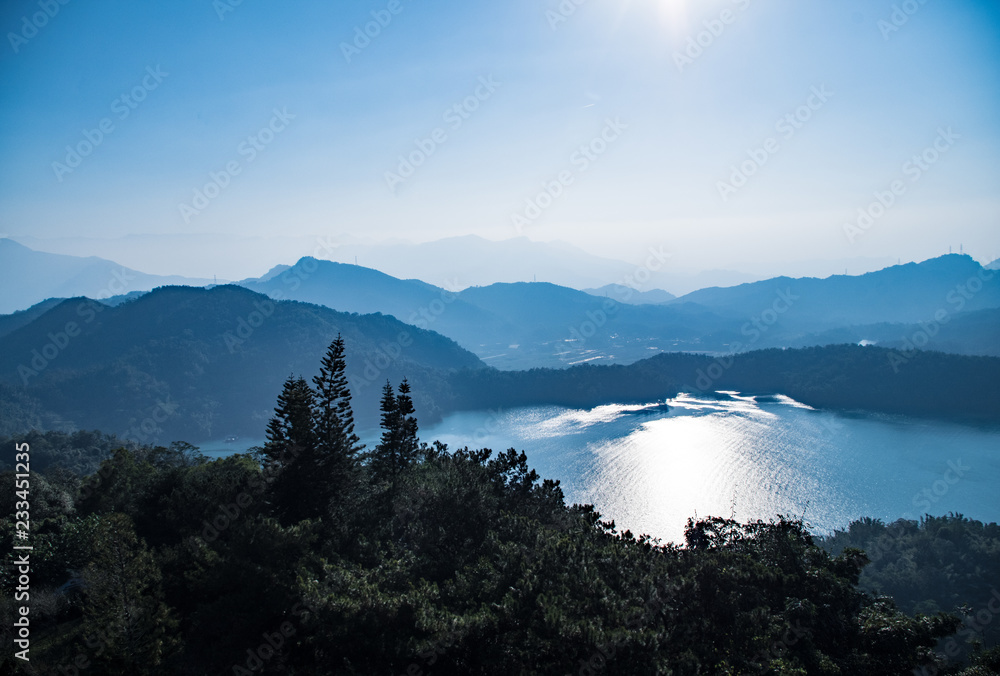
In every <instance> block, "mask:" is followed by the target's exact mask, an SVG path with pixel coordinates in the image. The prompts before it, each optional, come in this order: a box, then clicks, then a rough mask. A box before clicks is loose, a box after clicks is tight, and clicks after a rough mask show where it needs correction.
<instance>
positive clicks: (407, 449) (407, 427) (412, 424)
mask: <svg viewBox="0 0 1000 676" xmlns="http://www.w3.org/2000/svg"><path fill="white" fill-rule="evenodd" d="M396 407H397V410H398V411H399V463H400V468H405V467H409V466H410V465H412V464H413V463H414V462H416V461H417V454H418V451H419V449H420V440H419V439H418V438H417V419H416V418H415V417H414V416H413V414H414V413H415V409H414V408H413V399H412V398H411V397H410V383H409V382H407V380H406V378H403V382H402V383H400V384H399V396H398V397H396Z"/></svg>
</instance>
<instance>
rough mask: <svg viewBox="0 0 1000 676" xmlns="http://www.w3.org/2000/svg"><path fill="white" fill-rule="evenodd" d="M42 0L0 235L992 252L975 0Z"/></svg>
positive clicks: (7, 150)
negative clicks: (863, 213) (459, 239)
mask: <svg viewBox="0 0 1000 676" xmlns="http://www.w3.org/2000/svg"><path fill="white" fill-rule="evenodd" d="M61 2H65V3H66V4H60V0H42V1H41V2H39V1H38V0H35V1H33V2H7V3H4V6H3V9H0V25H2V27H3V31H4V33H5V35H6V37H5V39H4V44H3V45H0V47H2V49H0V52H2V54H3V56H2V57H0V72H2V77H3V84H4V87H3V94H2V97H3V99H2V106H0V129H2V130H3V131H2V133H0V138H2V141H0V143H2V146H0V157H2V161H0V206H2V211H0V234H6V235H10V236H14V237H18V236H21V237H25V236H33V237H41V238H63V237H79V236H91V237H119V236H122V235H126V234H178V233H194V234H200V233H211V234H215V235H218V234H245V235H246V234H248V235H272V234H281V235H293V236H294V235H308V234H314V233H316V234H320V233H322V234H327V235H350V236H353V237H358V238H370V239H372V240H379V239H383V238H384V239H388V238H402V239H407V240H413V241H427V240H432V239H437V238H440V237H445V236H449V235H460V234H470V233H471V234H478V235H481V236H484V237H487V238H490V239H505V238H508V237H514V236H517V235H519V234H523V235H526V236H528V237H530V238H532V239H536V240H542V241H547V240H555V239H559V240H564V241H568V242H571V243H574V244H577V245H579V246H581V247H583V248H584V249H587V250H588V251H591V252H593V253H598V254H603V255H607V256H613V257H619V258H622V259H624V260H631V259H635V258H638V257H641V256H642V255H643V253H644V252H645V251H646V250H647V248H648V247H650V246H665V247H666V249H667V250H669V251H671V252H672V253H673V254H674V256H675V258H674V260H675V261H678V264H679V265H682V266H688V267H694V268H720V267H732V266H738V265H739V264H740V262H745V261H755V262H756V263H758V264H759V263H761V262H767V261H776V262H777V261H790V260H796V259H815V258H849V257H885V256H890V257H892V258H896V257H901V258H902V259H903V260H904V261H905V260H913V259H916V260H922V259H925V258H929V257H932V256H935V255H939V254H941V253H944V252H946V251H947V248H948V246H949V245H953V246H955V248H956V250H957V248H958V246H959V244H964V246H965V250H966V252H968V253H971V254H973V255H974V256H976V257H977V258H979V259H980V260H987V259H991V258H993V257H995V256H996V255H1000V227H998V226H1000V191H998V188H1000V167H998V162H997V160H998V158H1000V3H997V2H995V0H980V1H971V0H947V1H946V0H925V1H924V2H921V1H920V0H907V1H906V2H896V3H894V2H892V1H890V0H796V1H795V2H791V1H787V0H786V1H784V2H777V1H775V0H738V1H733V0H720V1H718V2H714V1H710V0H564V1H563V2H562V3H560V2H558V1H557V0H541V1H540V0H504V1H503V2H483V1H481V0H463V1H462V2H459V1H457V0H455V1H450V2H417V1H416V0H378V1H375V2H362V1H354V0H352V1H350V2H348V1H347V0H340V1H333V2H331V1H326V2H319V1H303V2H277V1H267V0H243V1H242V2H240V1H239V0H216V1H215V2H214V3H213V2H212V0H197V1H195V0H172V1H171V2H169V3H166V2H163V3H137V2H120V1H110V0H109V1H106V2H100V3H88V2H83V1H82V0H76V1H73V0H61ZM48 5H51V7H49V9H48V12H49V14H52V16H47V15H46V14H45V13H44V12H45V7H46V6H48ZM379 22H380V23H379ZM366 30H367V32H368V34H369V35H365V34H364V33H365V31H366ZM371 36H374V37H371ZM788 116H790V117H788ZM418 141H419V143H418ZM935 145H936V146H937V147H936V148H935ZM67 146H69V147H70V150H67ZM421 146H422V149H421ZM581 147H585V148H587V150H586V153H584V152H581V150H580V149H581ZM401 156H403V157H410V158H412V160H413V162H414V163H419V165H420V166H417V167H415V168H413V170H412V173H411V172H410V171H408V168H407V167H406V166H403V167H400V166H399V165H400V157H401ZM914 156H917V157H916V158H914ZM734 169H735V173H736V175H734ZM387 172H392V173H394V174H396V176H387ZM213 176H214V177H215V178H213ZM210 182H214V184H215V185H209V186H208V187H207V188H206V184H210ZM546 186H547V187H546ZM196 190H201V191H203V193H207V195H208V196H207V197H204V198H198V197H197V196H196ZM543 191H544V192H547V194H544V195H542V196H541V197H540V198H539V197H538V196H539V194H540V193H543ZM877 192H878V193H880V194H881V196H882V200H883V202H885V203H887V204H889V203H891V206H889V207H888V208H884V207H882V206H881V205H877V206H875V207H872V208H869V207H870V205H871V204H872V203H873V202H874V201H875V200H876V195H875V194H876V193H877ZM529 199H531V200H534V203H535V205H536V206H538V207H539V208H538V209H535V208H533V207H530V206H529V205H528V200H529ZM182 205H183V206H182ZM862 208H864V209H867V210H868V211H869V216H870V217H871V220H870V222H869V221H866V220H864V219H862V221H861V222H860V223H859V213H858V211H859V209H862ZM515 217H516V218H515ZM845 226H851V227H849V228H847V232H845ZM859 226H867V227H859ZM211 241H212V242H218V241H219V240H218V238H212V240H211ZM213 246H217V245H213ZM225 254H226V252H225V251H224V250H220V251H219V255H220V256H224V255H225ZM266 254H267V252H263V253H262V255H265V256H266ZM162 255H163V254H161V253H159V252H158V251H157V250H155V248H153V247H151V248H150V250H149V251H148V257H149V259H148V260H149V261H150V267H157V268H162V263H163V261H162V260H160V259H159V258H158V257H159V256H162ZM271 262H273V263H279V262H291V261H281V260H274V261H271ZM154 263H155V265H154ZM259 272H260V271H259V270H258V274H259ZM775 272H776V273H777V272H781V269H780V266H777V265H776V268H775ZM210 273H211V271H210V270H206V271H204V274H205V275H209V274H210Z"/></svg>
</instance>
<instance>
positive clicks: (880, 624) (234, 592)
mask: <svg viewBox="0 0 1000 676" xmlns="http://www.w3.org/2000/svg"><path fill="white" fill-rule="evenodd" d="M344 370H345V359H344V346H343V342H342V341H340V340H339V339H338V341H335V342H334V343H333V344H332V345H331V346H330V348H329V350H328V352H327V354H326V357H325V359H324V360H323V362H322V368H321V369H320V372H319V373H318V375H317V376H316V377H315V378H314V379H313V381H312V385H310V384H309V382H308V381H306V380H304V379H302V378H298V377H294V376H293V377H289V378H288V379H287V380H286V382H285V385H284V387H283V388H282V391H281V393H280V395H279V398H278V406H277V407H276V409H275V415H274V417H273V418H272V421H271V423H270V424H269V426H268V442H267V444H266V445H265V447H264V448H262V449H260V450H259V451H258V452H257V453H256V454H254V455H234V456H231V457H227V458H224V459H220V460H215V461H212V462H209V461H207V460H206V459H205V458H204V457H202V456H200V455H199V454H198V453H197V452H195V450H194V449H193V448H191V447H188V446H185V445H180V444H178V445H175V446H173V447H171V448H148V447H144V448H137V449H127V448H120V449H116V450H115V451H114V452H113V454H112V455H111V457H110V458H108V459H107V460H105V461H104V462H103V463H102V465H101V467H100V469H99V470H98V471H97V472H96V473H95V474H92V475H90V476H88V477H86V478H85V479H84V480H83V481H82V482H79V481H74V480H72V478H67V477H66V476H62V475H61V476H60V478H59V480H58V481H57V480H51V481H49V480H47V479H46V478H44V477H43V476H42V474H39V473H32V543H33V546H34V551H33V555H32V556H33V561H34V565H33V568H32V592H31V593H32V596H31V608H32V622H33V624H32V627H33V632H34V633H33V638H34V640H33V643H32V653H31V656H32V666H33V667H34V669H35V671H36V673H53V674H66V673H71V674H72V673H81V674H88V673H89V674H109V675H115V674H129V675H132V674H168V673H169V674H192V675H194V674H250V673H284V674H386V675H390V674H403V673H405V674H409V675H412V676H416V675H418V674H419V675H423V674H431V673H433V674H535V673H537V674H567V673H573V674H597V673H608V674H748V673H767V674H784V675H791V674H852V675H853V674H878V675H885V674H908V673H911V670H912V669H914V668H918V667H927V668H928V669H938V668H941V667H942V666H943V665H942V664H941V662H940V661H939V660H938V658H936V657H935V656H934V655H933V654H932V648H933V647H934V646H935V644H936V643H937V642H938V641H939V640H940V639H943V638H945V637H947V636H949V635H950V634H952V633H954V632H955V631H956V630H957V629H958V628H959V620H958V618H956V617H952V616H948V615H943V614H935V615H917V616H915V617H911V616H907V615H905V614H903V613H902V612H900V611H899V610H897V608H896V606H895V605H894V603H893V602H892V601H891V600H890V599H889V598H888V597H882V596H876V595H873V594H870V593H867V592H865V591H863V590H861V589H859V588H858V586H857V583H858V581H859V576H860V575H861V573H862V570H863V569H864V566H865V564H866V563H867V560H868V558H867V557H866V556H865V554H864V553H863V552H861V551H860V550H857V549H853V548H847V549H844V550H843V551H842V552H840V553H839V554H838V555H836V556H834V555H831V554H830V553H828V552H827V551H825V550H824V549H822V548H821V547H820V546H818V544H817V543H816V542H814V540H813V538H812V536H811V535H810V534H809V533H808V532H807V530H806V529H805V527H804V526H803V524H802V523H800V522H796V521H787V520H779V521H777V522H774V523H764V522H754V523H748V524H740V523H736V522H734V521H732V520H727V519H705V520H701V521H697V522H694V521H691V522H689V524H688V528H687V531H686V544H685V545H684V546H675V545H666V546H663V545H660V544H658V543H656V542H653V541H650V540H649V539H648V538H646V537H635V536H634V535H633V534H632V533H630V532H627V531H626V532H621V531H619V530H618V529H616V527H615V526H614V524H613V523H608V522H605V521H603V520H602V519H601V517H600V515H599V514H598V513H596V512H595V511H594V509H593V508H592V507H590V506H581V505H574V506H570V507H568V506H566V505H565V502H564V499H563V494H562V491H561V489H560V487H559V485H558V483H557V482H553V481H550V480H542V479H541V478H540V477H539V476H538V475H537V474H536V473H535V472H534V471H532V470H530V469H529V468H528V466H527V459H526V456H525V454H524V453H523V452H522V453H518V452H516V451H515V450H514V449H510V450H507V451H505V452H502V453H493V452H492V451H490V450H488V449H483V450H470V449H468V448H463V449H458V450H455V451H449V450H448V449H447V448H445V447H444V446H443V445H441V444H435V445H433V446H429V445H427V444H424V443H420V442H419V441H418V440H417V437H416V435H417V431H418V430H417V428H416V417H415V412H414V410H413V407H412V401H411V400H410V398H409V397H410V393H409V388H408V387H407V386H406V385H405V384H402V383H401V384H400V386H399V387H398V388H396V389H394V388H393V387H392V386H391V384H390V385H388V386H387V387H385V388H384V389H383V397H382V421H383V427H384V430H383V431H384V434H383V436H382V440H381V442H380V443H379V444H378V445H377V446H376V447H375V448H374V449H371V451H369V452H368V453H364V452H363V451H362V449H361V448H360V447H359V446H358V444H357V437H356V436H355V435H354V433H353V413H352V409H351V400H350V392H349V390H348V389H347V388H346V386H345V380H344V378H343V376H344ZM11 480H12V477H11V476H10V474H9V473H8V474H5V475H0V481H3V482H9V481H11ZM4 507H5V509H4V512H3V515H4V521H3V525H4V526H5V527H10V526H11V523H10V520H11V519H10V515H11V514H12V512H13V505H12V504H5V505H4ZM12 575H13V568H12V567H11V566H6V567H4V568H3V569H2V573H0V592H2V598H3V601H2V606H0V615H2V617H0V620H2V622H3V624H4V625H5V626H10V625H11V621H12V619H13V612H14V608H13V605H12V602H11V600H10V599H11V598H12V594H11V591H12V587H13V585H14V584H15V582H14V578H13V577H12ZM3 659H4V660H5V661H6V662H5V666H6V667H8V668H9V667H10V664H11V663H12V659H11V657H10V656H9V655H8V654H5V655H4V656H3ZM983 669H987V670H988V669H989V667H988V666H987V667H983ZM969 673H970V674H972V673H973V672H969ZM980 673H989V671H983V672H980Z"/></svg>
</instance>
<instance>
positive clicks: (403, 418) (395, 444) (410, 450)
mask: <svg viewBox="0 0 1000 676" xmlns="http://www.w3.org/2000/svg"><path fill="white" fill-rule="evenodd" d="M381 410H382V439H381V441H380V442H379V445H378V446H376V448H375V452H374V453H373V454H372V460H371V471H372V478H373V479H374V480H375V483H376V484H383V485H386V486H387V487H388V494H389V499H390V500H391V499H392V498H393V497H394V496H395V493H396V486H397V483H398V480H399V476H400V474H402V473H403V471H404V470H405V469H406V468H407V467H409V466H410V465H412V464H413V463H414V462H415V461H416V459H417V452H418V450H419V447H420V443H419V441H418V440H417V419H416V418H414V417H413V413H414V408H413V400H412V399H411V398H410V384H409V383H408V382H407V381H406V379H403V382H402V383H400V385H399V394H398V395H397V394H396V393H395V392H393V389H392V384H391V383H389V382H388V381H386V383H385V387H383V388H382V408H381Z"/></svg>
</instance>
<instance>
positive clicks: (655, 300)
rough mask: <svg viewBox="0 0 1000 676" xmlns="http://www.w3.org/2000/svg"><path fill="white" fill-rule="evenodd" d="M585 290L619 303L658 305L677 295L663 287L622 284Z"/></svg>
mask: <svg viewBox="0 0 1000 676" xmlns="http://www.w3.org/2000/svg"><path fill="white" fill-rule="evenodd" d="M583 291H584V292H585V293H589V294H590V295H591V296H600V297H601V298H611V299H613V300H616V301H618V302H619V303H628V304H629V305H658V304H660V303H666V302H667V301H670V300H673V299H674V298H676V297H677V296H675V295H674V294H672V293H670V292H669V291H664V290H663V289H650V290H649V291H639V290H638V289H635V288H632V287H629V286H624V285H622V284H605V285H604V286H602V287H599V288H596V289H584V290H583Z"/></svg>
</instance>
